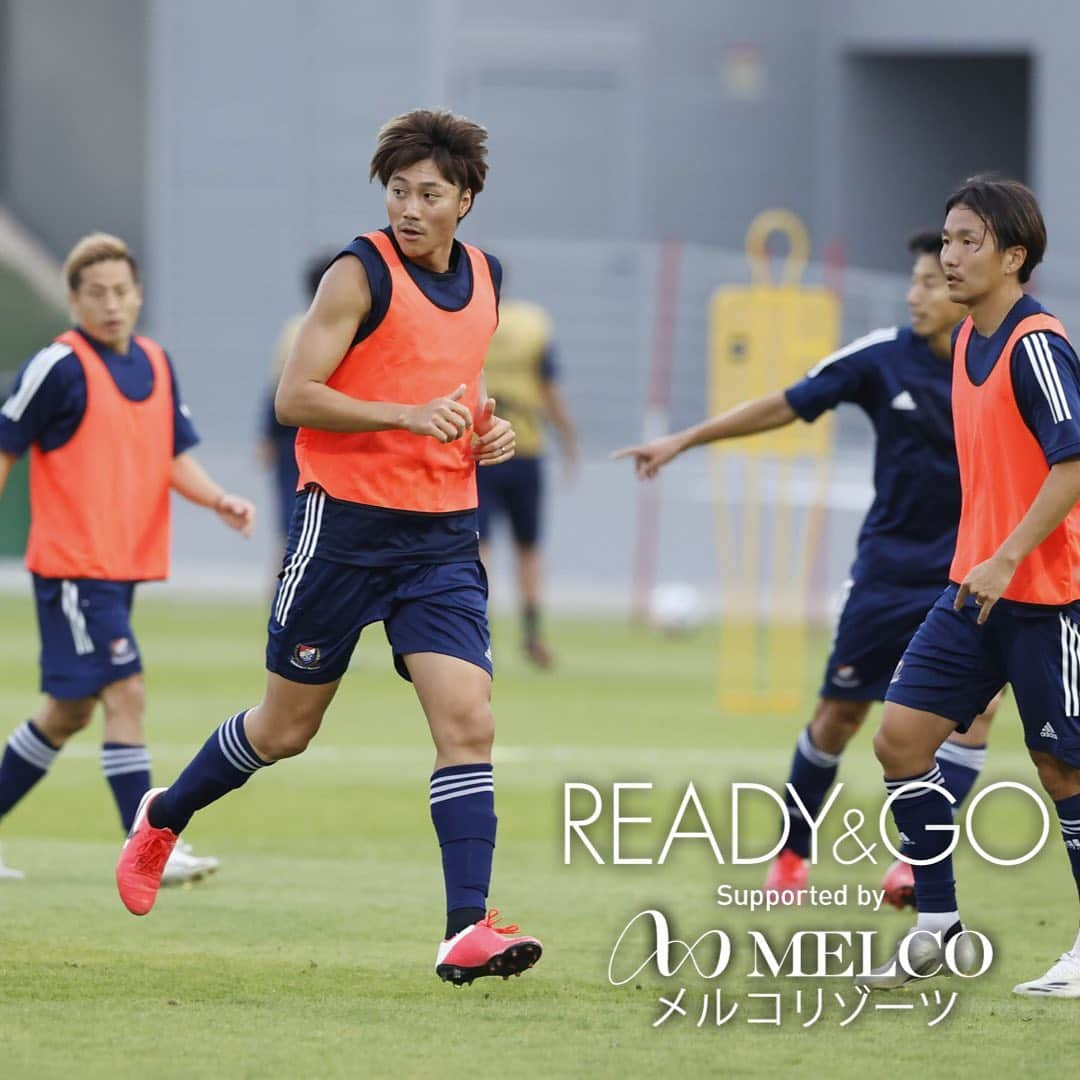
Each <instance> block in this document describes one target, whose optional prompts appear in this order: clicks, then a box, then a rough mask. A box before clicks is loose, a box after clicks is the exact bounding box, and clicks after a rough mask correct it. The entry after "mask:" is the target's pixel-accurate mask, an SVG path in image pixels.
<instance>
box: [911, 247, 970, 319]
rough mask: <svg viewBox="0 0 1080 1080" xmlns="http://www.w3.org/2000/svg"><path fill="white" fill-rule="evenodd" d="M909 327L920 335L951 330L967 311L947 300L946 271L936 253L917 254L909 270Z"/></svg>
mask: <svg viewBox="0 0 1080 1080" xmlns="http://www.w3.org/2000/svg"><path fill="white" fill-rule="evenodd" d="M907 303H908V311H909V312H910V314H911V328H912V330H914V331H915V333H916V334H918V335H919V336H920V337H924V338H932V337H935V336H937V335H938V334H943V333H945V331H946V330H951V329H952V328H953V327H954V326H955V325H956V324H957V323H958V322H960V320H961V319H962V318H963V317H964V315H965V314H966V310H965V309H964V308H963V307H961V306H960V304H954V303H953V302H952V300H950V299H949V286H948V284H947V282H946V281H945V271H944V270H942V268H941V260H940V259H939V258H938V257H937V256H936V255H926V254H922V255H919V256H918V258H917V259H916V260H915V265H914V267H912V270H911V287H910V288H909V289H908V294H907Z"/></svg>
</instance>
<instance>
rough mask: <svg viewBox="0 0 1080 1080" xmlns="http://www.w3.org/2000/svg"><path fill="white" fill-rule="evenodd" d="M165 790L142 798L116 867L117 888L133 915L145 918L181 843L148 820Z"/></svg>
mask: <svg viewBox="0 0 1080 1080" xmlns="http://www.w3.org/2000/svg"><path fill="white" fill-rule="evenodd" d="M164 790H165V789H164V788H160V787H159V788H151V789H150V790H149V791H148V792H147V793H146V794H145V795H144V796H143V797H142V801H141V802H140V803H139V809H138V811H137V812H136V814H135V820H134V822H132V825H131V832H129V833H128V837H127V839H126V840H125V841H124V846H123V847H122V848H121V849H120V858H119V859H118V860H117V863H116V887H117V889H118V890H119V891H120V899H121V900H123V902H124V907H126V908H127V909H128V911H130V912H131V914H132V915H145V914H147V912H149V910H150V909H151V908H152V907H153V906H154V901H155V900H156V899H157V894H158V888H159V887H160V886H161V875H162V873H164V871H165V864H166V863H167V862H168V861H169V856H170V855H171V854H172V850H173V848H174V847H176V841H177V840H178V839H179V837H178V836H177V835H176V833H174V832H173V831H172V829H155V828H154V827H153V825H151V824H150V822H149V820H148V819H147V817H146V811H147V810H148V809H149V807H150V803H151V801H152V800H153V799H155V798H156V797H157V796H158V795H160V794H161V793H162V792H163V791H164Z"/></svg>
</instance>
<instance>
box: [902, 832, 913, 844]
mask: <svg viewBox="0 0 1080 1080" xmlns="http://www.w3.org/2000/svg"><path fill="white" fill-rule="evenodd" d="M910 843H911V837H910V836H908V834H907V833H904V832H902V833H901V834H900V846H901V847H903V846H904V845H905V844H910Z"/></svg>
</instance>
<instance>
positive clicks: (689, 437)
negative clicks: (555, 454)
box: [611, 390, 797, 480]
mask: <svg viewBox="0 0 1080 1080" xmlns="http://www.w3.org/2000/svg"><path fill="white" fill-rule="evenodd" d="M796 416H797V413H796V412H795V410H794V409H793V408H792V407H791V406H790V405H789V404H788V402H787V398H786V397H785V396H784V391H783V390H777V391H776V392H775V393H773V394H768V395H767V396H765V397H762V398H757V399H755V400H754V401H747V402H744V403H743V404H742V405H736V406H735V408H733V409H729V410H728V411H727V412H726V413H721V414H720V416H714V417H712V418H711V419H709V420H705V421H704V422H703V423H700V424H697V425H695V426H694V427H689V428H684V429H683V430H682V431H676V432H674V433H673V434H671V435H665V436H664V437H663V438H661V439H653V440H652V442H647V443H642V444H641V445H639V446H626V447H624V448H623V449H621V450H616V451H615V453H614V454H612V455H611V456H612V458H613V459H618V458H624V457H633V459H634V471H635V472H636V473H637V475H638V477H639V478H640V479H643V480H644V479H649V478H651V477H653V476H655V475H656V474H657V473H658V472H659V471H660V468H661V466H663V465H666V464H667V463H668V462H669V461H671V459H672V458H674V457H678V455H679V454H681V453H683V451H685V450H689V449H690V448H691V447H694V446H704V445H705V444H706V443H711V442H717V441H719V440H720V439H736V438H739V437H740V436H743V435H756V434H758V432H761V431H771V430H773V428H778V427H784V426H786V425H787V424H790V423H791V422H792V421H793V420H794V419H795V417H796Z"/></svg>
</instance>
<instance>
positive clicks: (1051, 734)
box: [1039, 723, 1057, 740]
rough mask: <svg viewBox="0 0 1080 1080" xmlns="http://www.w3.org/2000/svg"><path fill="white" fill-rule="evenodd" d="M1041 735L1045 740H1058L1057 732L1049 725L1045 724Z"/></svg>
mask: <svg viewBox="0 0 1080 1080" xmlns="http://www.w3.org/2000/svg"><path fill="white" fill-rule="evenodd" d="M1039 734H1040V735H1041V736H1042V737H1043V738H1044V739H1054V740H1056V739H1057V732H1056V731H1055V730H1054V729H1053V728H1052V727H1051V726H1050V724H1049V723H1046V724H1043V729H1042V731H1040V732H1039Z"/></svg>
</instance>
